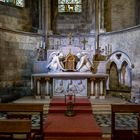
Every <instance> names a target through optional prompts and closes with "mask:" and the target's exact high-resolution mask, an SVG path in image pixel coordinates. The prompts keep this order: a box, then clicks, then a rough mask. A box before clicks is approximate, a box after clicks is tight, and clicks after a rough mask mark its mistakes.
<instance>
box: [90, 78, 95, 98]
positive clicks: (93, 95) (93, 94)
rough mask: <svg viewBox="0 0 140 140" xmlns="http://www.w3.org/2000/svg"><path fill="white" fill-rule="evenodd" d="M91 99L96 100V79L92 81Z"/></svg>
mask: <svg viewBox="0 0 140 140" xmlns="http://www.w3.org/2000/svg"><path fill="white" fill-rule="evenodd" d="M90 98H91V99H95V87H94V79H91V93H90Z"/></svg>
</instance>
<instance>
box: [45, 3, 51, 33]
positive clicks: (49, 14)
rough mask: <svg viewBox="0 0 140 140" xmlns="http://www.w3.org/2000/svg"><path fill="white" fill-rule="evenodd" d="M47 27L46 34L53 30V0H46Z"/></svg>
mask: <svg viewBox="0 0 140 140" xmlns="http://www.w3.org/2000/svg"><path fill="white" fill-rule="evenodd" d="M45 20H46V22H45V24H46V25H45V29H46V35H47V34H48V33H49V32H50V31H51V0H46V1H45Z"/></svg>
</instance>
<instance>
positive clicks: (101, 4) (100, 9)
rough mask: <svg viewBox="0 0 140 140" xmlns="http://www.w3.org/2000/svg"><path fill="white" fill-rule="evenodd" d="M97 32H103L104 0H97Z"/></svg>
mask: <svg viewBox="0 0 140 140" xmlns="http://www.w3.org/2000/svg"><path fill="white" fill-rule="evenodd" d="M99 2H100V3H99V32H100V33H101V32H104V0H100V1H99Z"/></svg>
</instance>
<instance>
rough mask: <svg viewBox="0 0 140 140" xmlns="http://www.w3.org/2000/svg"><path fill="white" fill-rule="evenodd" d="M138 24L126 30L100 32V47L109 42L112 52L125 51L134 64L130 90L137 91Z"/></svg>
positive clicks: (139, 63) (139, 73) (139, 61)
mask: <svg viewBox="0 0 140 140" xmlns="http://www.w3.org/2000/svg"><path fill="white" fill-rule="evenodd" d="M139 37H140V26H136V27H133V28H129V29H126V30H122V31H118V32H112V33H105V34H100V37H99V38H100V43H99V44H100V47H101V48H102V49H105V46H108V44H110V45H111V46H112V52H115V51H117V50H120V51H123V52H124V53H126V54H127V55H128V56H129V57H130V60H131V62H132V64H134V69H132V91H133V92H139V88H140V80H139V79H140V70H139V68H140V38H139Z"/></svg>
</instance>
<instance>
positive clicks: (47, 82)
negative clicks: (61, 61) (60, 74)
mask: <svg viewBox="0 0 140 140" xmlns="http://www.w3.org/2000/svg"><path fill="white" fill-rule="evenodd" d="M49 80H50V78H45V99H49V98H50V97H49Z"/></svg>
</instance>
